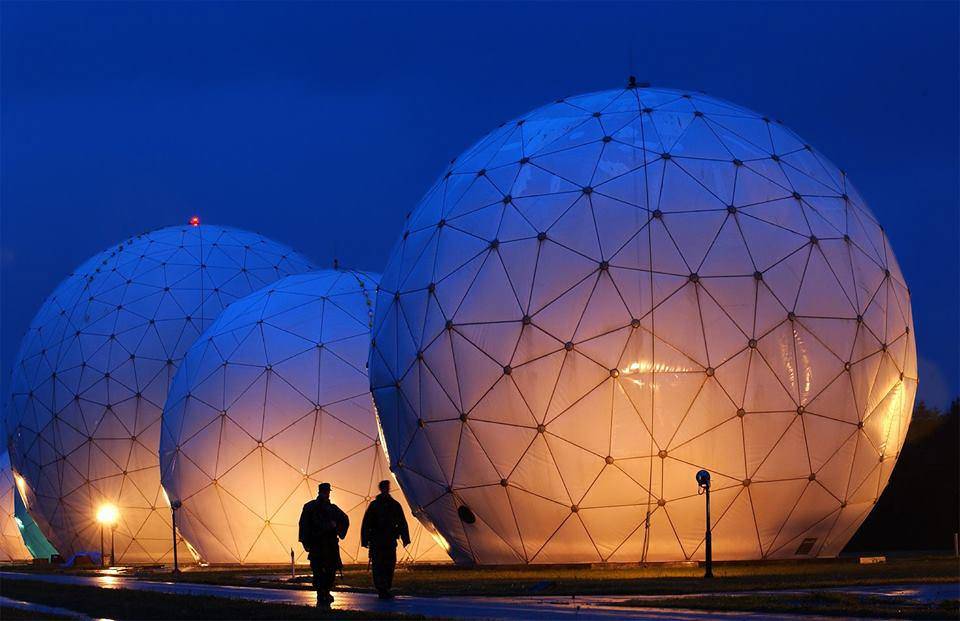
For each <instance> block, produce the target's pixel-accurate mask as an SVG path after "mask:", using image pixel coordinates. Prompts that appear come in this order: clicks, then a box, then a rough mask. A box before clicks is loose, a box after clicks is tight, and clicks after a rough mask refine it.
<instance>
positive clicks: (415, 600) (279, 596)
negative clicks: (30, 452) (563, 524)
mask: <svg viewBox="0 0 960 621" xmlns="http://www.w3.org/2000/svg"><path fill="white" fill-rule="evenodd" d="M0 580H40V581H43V582H49V583H54V584H71V585H85V586H96V587H101V588H107V589H134V590H142V591H153V592H158V593H171V594H177V595H208V596H213V597H230V598H236V599H244V600H251V601H260V602H269V603H276V604H296V605H306V606H312V605H314V604H315V601H316V600H315V595H314V593H313V592H312V591H307V590H298V589H271V588H260V587H239V586H221V585H207V584H191V583H187V582H159V581H147V580H137V579H135V578H128V577H123V576H111V575H98V576H77V575H64V574H35V573H16V572H0ZM958 589H960V586H958V585H957V584H956V583H953V584H922V585H920V584H914V585H891V586H876V587H851V588H838V589H831V590H834V591H839V592H845V593H858V594H863V595H887V596H891V597H892V596H900V597H911V598H915V599H919V600H921V601H939V600H941V599H952V598H956V597H958ZM759 592H760V591H757V592H755V593H759ZM778 593H781V594H786V593H809V591H802V590H798V591H786V592H785V591H778ZM741 594H745V593H741ZM721 595H722V594H721ZM728 595H736V594H733V593H730V594H728ZM692 596H695V595H689V596H688V597H692ZM655 597H657V598H662V597H663V596H662V595H660V596H636V595H630V596H626V595H621V596H614V595H609V596H584V597H570V596H543V597H538V596H525V597H407V596H398V597H397V598H395V599H394V600H392V601H388V602H386V601H382V600H380V599H378V598H377V597H376V595H374V594H372V593H353V592H343V591H338V592H335V593H334V598H335V599H334V603H333V608H337V609H345V610H363V611H368V612H373V613H376V612H384V613H386V612H392V613H398V612H399V613H407V614H420V615H425V616H428V617H445V618H461V619H505V620H506V619H511V620H512V619H577V620H581V621H593V620H609V619H659V620H678V621H693V620H697V619H751V620H754V621H761V620H762V621H767V620H772V619H789V618H795V619H804V620H806V621H814V620H816V619H826V618H828V617H817V616H812V615H803V616H802V617H801V616H789V615H771V614H763V613H743V612H735V613H723V612H710V611H702V610H676V609H665V608H656V607H650V608H624V607H620V606H617V605H616V604H617V603H618V602H623V601H625V600H636V599H640V600H643V599H647V598H649V599H654V598H655Z"/></svg>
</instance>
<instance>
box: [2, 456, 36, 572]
mask: <svg viewBox="0 0 960 621" xmlns="http://www.w3.org/2000/svg"><path fill="white" fill-rule="evenodd" d="M16 485H17V483H16V480H15V479H14V475H13V471H12V470H11V469H10V456H9V454H8V453H7V451H0V561H22V560H27V559H30V558H32V556H31V555H30V551H29V550H27V546H26V545H24V543H23V537H22V536H21V535H20V528H19V527H18V526H17V518H16V517H15V516H14V515H13V511H14V506H13V503H14V500H13V495H14V494H16V493H17V488H16Z"/></svg>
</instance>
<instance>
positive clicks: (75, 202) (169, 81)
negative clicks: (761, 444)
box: [0, 2, 960, 405]
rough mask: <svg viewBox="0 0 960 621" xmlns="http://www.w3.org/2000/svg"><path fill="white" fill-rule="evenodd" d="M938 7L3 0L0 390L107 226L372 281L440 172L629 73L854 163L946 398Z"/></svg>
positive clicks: (944, 48) (953, 117)
mask: <svg viewBox="0 0 960 621" xmlns="http://www.w3.org/2000/svg"><path fill="white" fill-rule="evenodd" d="M958 6H960V5H958V4H957V3H956V2H942V3H933V4H922V3H918V2H911V3H907V4H895V3H882V4H869V3H851V4H827V3H770V4H759V3H757V4H749V5H736V4H721V3H710V4H654V5H649V4H619V5H602V4H597V3H590V4H573V3H568V4H555V5H551V4H530V5H520V4H455V5H445V4H400V3H391V4H387V5H378V4H360V3H353V4H319V3H315V4H308V3H295V4H283V3H270V4H258V3H252V2H250V3H242V4H220V3H213V2H204V3H200V2H198V3H183V4H180V3H175V2H163V3H129V4H125V3H102V4H84V3H79V2H70V3H67V2H59V3H51V2H47V3H22V4H21V3H14V2H4V3H2V4H0V11H2V16H0V17H2V26H0V27H2V50H0V51H2V60H0V62H2V82H0V87H2V88H0V90H2V94H0V105H2V110H0V112H2V117H0V120H2V126H0V149H2V152H0V165H2V171H0V172H2V187H0V201H2V203H0V212H2V240H0V241H2V255H0V258H2V283H0V284H2V307H0V310H2V343H0V345H2V347H0V350H2V351H0V360H2V378H3V387H4V390H5V389H6V385H7V380H8V376H9V372H10V365H11V364H12V360H13V357H14V356H15V354H16V350H17V347H18V346H19V340H20V337H21V336H22V334H23V331H24V330H25V329H26V328H27V326H28V325H29V323H30V319H31V317H32V316H33V314H34V313H35V312H36V311H37V309H38V308H39V306H40V304H41V303H42V302H43V300H44V298H45V297H46V296H47V295H48V294H49V293H50V291H51V290H52V289H53V288H54V286H56V284H57V283H58V282H59V281H60V280H62V279H63V278H64V277H65V276H66V275H67V274H68V273H69V272H70V271H72V270H73V269H74V268H75V267H76V266H77V265H78V264H79V263H81V262H82V261H83V260H84V259H86V258H87V257H89V256H90V255H92V254H94V253H95V252H98V251H100V250H102V249H104V248H106V247H107V246H110V245H112V244H114V243H116V242H117V241H119V240H120V239H121V238H123V237H126V236H129V235H131V234H134V233H138V232H141V231H143V230H146V229H151V228H156V227H160V226H164V225H169V224H179V223H185V222H186V221H187V219H188V217H189V216H191V215H193V214H199V215H200V217H201V218H203V221H204V222H208V223H218V224H229V225H233V226H236V227H240V228H245V229H252V230H256V231H259V232H261V233H263V234H265V235H267V236H269V237H272V238H274V239H276V240H279V241H282V242H285V243H287V244H289V245H291V246H292V247H294V248H296V249H297V250H299V251H301V252H303V253H305V254H307V255H308V256H310V257H312V258H313V259H314V260H315V261H316V262H318V263H319V264H320V265H324V266H325V265H329V264H331V263H332V260H333V257H334V256H336V257H338V258H339V259H340V262H341V263H342V264H344V265H349V266H355V267H359V268H364V269H370V270H375V271H379V270H380V269H382V267H383V265H384V263H385V261H386V258H387V254H388V252H389V251H390V249H391V247H392V245H393V243H394V240H395V238H396V237H397V236H398V235H399V233H400V230H401V225H402V222H403V218H404V215H405V214H406V213H407V212H408V211H410V210H411V209H412V208H413V207H414V206H415V205H416V203H417V201H418V200H419V198H420V196H421V195H422V194H423V193H424V192H425V191H426V190H427V188H428V187H429V186H430V184H431V183H432V182H433V180H434V178H435V177H436V176H437V175H438V174H439V173H440V172H441V171H442V170H443V168H444V165H445V164H446V163H447V161H448V160H450V159H451V158H452V157H454V156H456V155H457V154H459V153H460V152H461V151H462V150H463V149H465V148H466V147H468V146H470V144H471V143H472V142H474V141H475V140H476V139H478V138H479V137H481V136H482V135H484V134H485V133H487V132H488V131H489V130H491V129H492V128H494V127H496V126H497V125H499V124H500V123H501V122H503V121H506V120H508V119H511V118H513V117H516V116H518V115H520V114H523V113H524V112H526V111H528V110H530V109H532V108H534V107H537V106H539V105H541V104H543V103H546V102H548V101H551V100H554V99H556V98H558V97H562V96H565V95H572V94H577V93H581V92H588V91H592V90H600V89H606V88H612V87H619V86H622V85H624V84H625V83H626V79H627V76H628V75H629V74H631V73H633V74H635V75H636V76H637V77H638V79H640V80H641V81H649V82H651V83H652V84H654V85H656V86H666V87H678V88H685V89H691V90H701V91H705V92H707V93H709V94H711V95H715V96H718V97H721V98H725V99H730V100H732V101H734V102H736V103H738V104H740V105H743V106H745V107H747V108H751V109H753V110H756V111H758V112H762V113H766V114H768V115H769V116H771V117H773V118H779V119H782V120H783V121H784V123H785V124H787V125H788V126H789V127H791V128H792V129H794V130H795V131H796V132H797V133H798V134H799V135H800V136H802V137H804V138H805V139H806V140H807V141H808V142H810V143H811V144H813V145H814V146H816V147H817V148H818V149H819V150H820V151H822V152H823V153H824V154H826V155H827V156H828V157H829V158H830V159H831V160H832V161H833V162H834V163H836V164H837V165H838V166H840V167H841V168H845V169H846V170H847V171H848V172H849V173H850V176H851V178H852V180H853V182H854V183H855V184H856V185H857V186H858V188H859V189H860V191H861V193H862V194H863V195H864V197H865V199H866V200H867V202H868V204H869V205H870V206H871V208H872V209H873V211H874V213H875V214H876V215H877V217H878V218H879V219H880V221H881V222H882V223H883V224H884V225H885V226H886V230H887V234H888V236H889V237H890V239H891V241H892V244H893V247H894V250H895V251H896V254H897V257H898V259H899V261H900V264H901V266H902V268H903V271H904V275H905V276H906V278H907V282H908V283H909V285H910V287H911V290H912V294H913V305H914V315H915V321H916V332H917V342H918V347H919V354H920V396H921V398H924V399H926V400H927V401H928V402H930V403H933V404H935V405H944V404H945V403H946V402H947V401H948V400H949V399H950V398H952V397H954V396H956V395H958V394H960V381H958V376H960V365H958V341H960V333H958V332H960V320H958V318H960V313H958V306H960V304H958V282H960V270H958V229H960V223H958V202H960V201H958V198H960V197H958V187H960V183H958V151H960V145H958V117H960V114H958V90H960V89H958V75H960V66H958V64H960V63H958V57H960V56H958V26H957V24H958V18H960V15H958Z"/></svg>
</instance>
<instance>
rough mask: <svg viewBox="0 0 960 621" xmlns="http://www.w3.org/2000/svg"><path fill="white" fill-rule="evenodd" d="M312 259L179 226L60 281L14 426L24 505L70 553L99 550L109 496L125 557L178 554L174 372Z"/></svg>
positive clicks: (26, 359)
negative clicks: (172, 489)
mask: <svg viewBox="0 0 960 621" xmlns="http://www.w3.org/2000/svg"><path fill="white" fill-rule="evenodd" d="M309 269H310V265H309V263H308V261H307V260H306V259H304V258H303V257H301V256H300V255H298V254H296V253H295V252H293V251H292V250H290V249H289V248H287V247H286V246H283V245H281V244H277V243H275V242H273V241H270V240H268V239H265V238H264V237H262V236H260V235H257V234H254V233H248V232H245V231H240V230H236V229H231V228H225V227H218V226H210V225H198V226H172V227H168V228H163V229H159V230H155V231H151V232H149V233H144V234H142V235H138V236H136V237H131V238H129V239H127V240H125V241H123V242H121V243H120V244H118V245H116V246H114V247H112V248H109V249H107V250H105V251H104V252H102V253H100V254H98V255H96V256H94V257H92V258H91V259H89V260H88V261H87V262H86V263H84V264H83V265H82V266H80V267H79V268H78V269H77V270H76V271H75V272H74V273H73V274H72V275H71V276H69V277H68V278H67V279H66V280H64V281H63V282H62V283H61V284H60V285H59V286H58V287H57V289H56V290H55V291H54V292H53V294H52V295H51V296H50V297H49V298H48V299H47V301H46V302H45V303H44V304H43V306H42V307H41V308H40V310H39V311H38V313H37V315H36V317H35V318H34V320H33V323H32V324H31V325H30V328H29V330H28V332H27V334H26V336H25V337H24V339H23V343H22V345H21V349H20V352H19V355H18V356H17V359H16V361H15V364H14V367H13V376H12V381H11V391H12V396H11V402H10V408H9V419H8V432H9V433H10V440H9V441H10V448H11V459H12V461H13V465H14V469H15V470H16V471H17V472H18V473H19V474H20V475H22V476H23V478H24V479H25V483H26V486H25V487H26V501H27V506H28V508H29V510H30V512H31V514H32V515H33V516H34V518H36V520H37V522H38V523H39V525H40V527H41V529H42V530H43V532H44V534H45V535H46V536H47V537H48V538H49V539H50V541H51V543H53V544H54V546H56V548H57V549H58V550H59V551H60V553H61V554H63V555H64V556H67V557H68V556H70V555H71V554H74V553H76V552H80V551H99V550H100V526H99V524H98V523H97V522H96V514H97V512H98V510H99V508H100V507H102V506H104V505H108V504H109V505H114V506H115V507H116V508H117V509H118V511H119V516H118V519H119V521H118V523H117V525H116V528H115V545H116V554H117V558H116V559H115V561H116V562H121V563H138V562H157V561H163V560H166V559H167V558H168V557H169V556H170V555H171V553H172V550H173V543H172V535H171V526H170V508H169V505H168V503H167V500H166V499H165V498H164V497H163V493H162V489H161V487H160V469H159V459H158V456H157V450H158V448H159V445H160V414H161V411H162V408H163V403H164V400H165V399H166V396H167V388H168V386H169V383H170V381H171V380H172V379H173V375H174V371H175V370H176V368H177V365H178V364H179V363H180V359H181V358H182V357H183V355H184V353H185V352H186V350H187V348H188V347H189V346H190V345H191V344H192V343H193V341H194V339H195V338H196V337H197V336H198V335H199V334H200V333H201V332H202V331H203V330H204V329H205V328H206V327H207V326H209V325H210V324H211V323H212V321H213V319H214V318H216V316H217V315H219V314H220V311H221V310H223V308H224V307H226V306H227V305H228V304H230V303H231V302H233V301H234V300H236V299H238V298H241V297H243V296H246V295H247V294H249V293H251V292H252V291H255V290H257V289H259V288H261V287H263V286H264V285H266V284H269V283H271V282H274V281H276V280H278V279H279V278H281V277H283V276H286V275H288V274H293V273H299V272H304V271H308V270H309Z"/></svg>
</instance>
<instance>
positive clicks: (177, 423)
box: [160, 270, 450, 564]
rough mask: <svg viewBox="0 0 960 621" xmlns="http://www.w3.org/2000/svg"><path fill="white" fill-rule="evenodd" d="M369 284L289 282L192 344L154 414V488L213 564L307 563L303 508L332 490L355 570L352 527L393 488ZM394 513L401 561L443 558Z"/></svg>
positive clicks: (333, 278) (241, 306)
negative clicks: (404, 529)
mask: <svg viewBox="0 0 960 621" xmlns="http://www.w3.org/2000/svg"><path fill="white" fill-rule="evenodd" d="M378 279H379V277H378V276H377V275H374V274H370V273H366V272H359V271H352V270H324V271H320V272H315V273H310V274H301V275H297V276H289V277H287V278H284V279H283V280H281V281H278V282H276V283H274V284H272V285H269V286H268V287H266V288H264V289H261V290H260V291H257V292H256V293H253V294H251V295H249V296H248V297H246V298H244V299H242V300H239V301H238V302H236V303H235V304H234V305H233V306H231V307H230V308H228V309H227V310H226V311H224V312H223V314H222V315H221V316H220V318H219V319H218V320H217V321H216V322H214V324H213V325H212V326H211V327H210V328H209V329H208V330H207V331H206V332H204V334H203V335H201V336H200V338H199V339H198V340H197V342H196V343H194V345H193V347H191V348H190V350H189V351H188V352H187V355H186V357H185V358H184V362H183V364H182V365H181V367H180V370H179V371H178V372H177V375H176V378H175V379H174V382H173V386H172V387H171V389H170V394H169V396H168V398H167V404H166V407H165V409H164V413H163V425H162V435H161V441H160V463H161V471H162V480H163V485H164V487H165V489H166V490H167V493H168V494H169V496H170V498H171V499H174V500H180V502H181V505H182V508H181V509H180V510H179V512H178V517H177V524H178V526H179V528H180V532H181V533H182V534H183V536H184V537H185V538H186V539H187V541H189V542H190V543H191V544H192V545H193V546H194V548H195V549H196V550H197V551H198V552H199V554H200V556H201V557H202V558H203V559H204V560H205V561H207V562H211V563H247V564H256V563H288V562H290V553H291V551H293V552H294V554H295V555H296V559H297V560H298V561H301V562H305V560H306V555H305V553H304V551H303V548H302V546H301V545H300V543H299V542H298V541H297V537H298V528H297V524H298V521H299V518H300V511H301V509H302V508H303V505H304V504H305V503H306V502H308V501H309V500H312V499H313V498H316V496H317V485H318V484H319V483H321V482H324V481H326V482H329V483H330V484H331V485H332V487H333V490H332V496H331V499H332V501H333V502H334V503H336V504H337V505H339V506H340V508H341V509H343V510H344V511H345V512H346V513H347V515H348V516H349V518H350V522H351V528H350V530H349V533H348V536H347V538H346V539H345V540H343V541H342V542H341V551H342V556H343V560H344V562H346V563H351V562H353V563H355V562H365V561H366V558H367V557H366V550H364V549H363V548H361V546H360V523H361V520H362V518H363V514H364V511H365V510H366V508H367V505H368V504H369V501H370V500H371V499H372V498H373V497H374V496H375V495H376V494H377V493H378V490H377V484H378V483H379V482H380V481H381V480H383V479H387V478H390V477H391V475H390V471H389V468H388V465H387V460H386V457H385V455H384V453H383V449H382V447H381V441H380V437H379V433H378V428H377V423H376V417H375V415H374V411H373V399H372V398H371V396H370V382H369V379H368V376H367V369H366V365H367V356H368V353H369V348H370V324H371V322H372V318H373V296H374V291H375V288H376V286H377V281H378ZM394 494H395V495H396V496H397V497H398V499H399V500H400V501H401V504H402V505H403V506H404V508H405V511H406V514H407V520H408V523H409V526H410V530H411V537H412V542H411V545H410V546H408V547H407V548H406V549H405V550H402V551H401V552H400V554H401V560H406V561H443V560H446V561H448V562H449V560H450V557H449V556H447V554H446V552H444V550H443V549H442V548H441V547H440V546H439V545H438V544H437V542H436V541H435V540H434V539H433V538H432V537H431V536H430V533H429V532H427V530H426V529H425V528H424V527H422V525H421V524H420V523H419V522H418V521H417V520H416V519H414V518H413V517H412V516H411V515H410V510H409V508H408V507H407V505H406V503H405V502H404V501H403V498H402V496H401V495H400V492H399V490H397V491H395V492H394Z"/></svg>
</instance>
